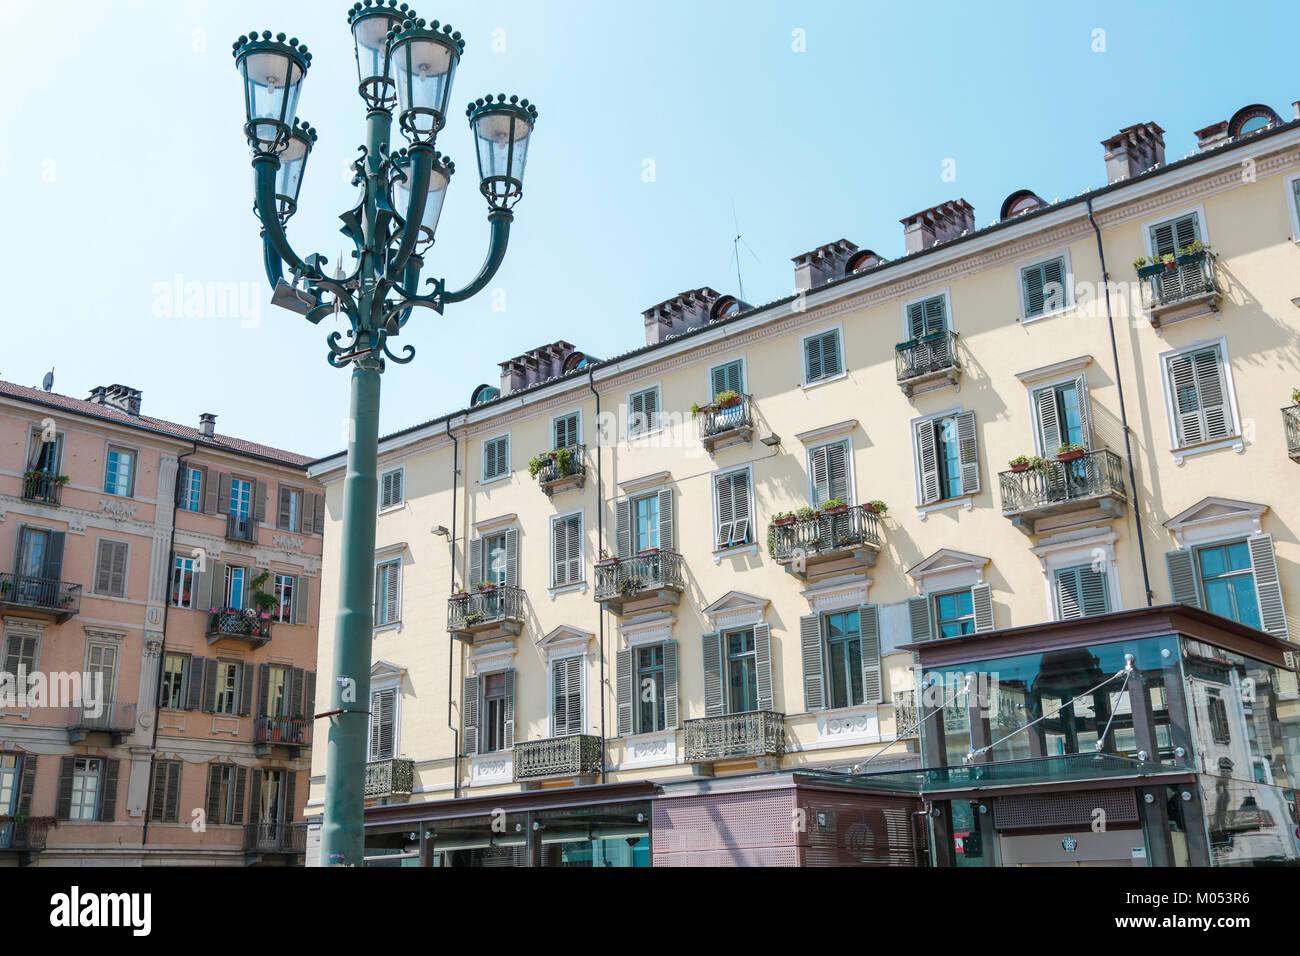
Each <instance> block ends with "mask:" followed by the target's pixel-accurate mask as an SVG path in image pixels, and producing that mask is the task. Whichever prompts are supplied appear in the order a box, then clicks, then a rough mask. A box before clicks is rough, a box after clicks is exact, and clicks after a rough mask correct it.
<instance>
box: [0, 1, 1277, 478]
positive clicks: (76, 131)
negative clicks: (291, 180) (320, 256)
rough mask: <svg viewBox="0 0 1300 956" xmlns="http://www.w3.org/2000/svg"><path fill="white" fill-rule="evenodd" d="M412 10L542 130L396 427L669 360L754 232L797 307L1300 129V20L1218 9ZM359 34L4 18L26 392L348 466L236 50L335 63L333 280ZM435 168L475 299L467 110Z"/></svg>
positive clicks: (476, 86)
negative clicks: (1061, 200) (556, 380)
mask: <svg viewBox="0 0 1300 956" xmlns="http://www.w3.org/2000/svg"><path fill="white" fill-rule="evenodd" d="M426 2H427V0H426ZM413 5H414V6H415V7H416V8H417V9H418V10H419V12H420V14H421V15H422V16H424V17H426V18H428V19H434V18H437V19H440V20H443V21H447V22H450V23H452V24H453V25H454V26H455V27H456V28H458V29H459V30H461V31H462V33H463V34H464V36H465V38H466V41H467V49H466V52H465V57H464V59H463V60H462V62H461V67H460V70H459V72H458V74H457V77H456V87H455V89H454V90H453V93H452V101H453V103H456V104H461V105H462V106H463V104H464V103H465V102H468V101H469V100H470V99H472V98H473V97H475V96H479V95H483V94H484V93H487V92H489V91H491V92H499V91H501V92H518V93H519V94H520V95H522V96H527V97H529V98H530V99H532V100H534V101H535V102H536V103H537V104H538V106H539V109H540V114H541V115H540V118H539V122H538V127H537V132H536V135H535V136H534V139H533V143H532V146H531V148H530V152H529V162H528V170H527V179H526V182H525V191H524V193H525V194H524V199H523V201H522V202H521V203H520V205H519V207H518V209H517V210H516V212H517V217H516V223H515V228H514V231H513V236H512V240H511V248H510V252H509V254H508V256H507V258H506V263H505V266H504V267H503V268H502V270H501V272H500V273H499V274H498V276H497V278H496V280H495V281H494V282H493V283H492V287H491V290H490V291H489V292H487V293H484V294H481V295H480V296H479V297H477V298H476V299H474V300H472V301H470V302H468V303H465V304H463V305H460V306H457V307H454V308H450V309H449V310H448V312H447V314H446V315H445V316H443V317H438V316H436V315H435V314H434V313H432V312H428V311H424V310H421V311H417V312H416V314H415V316H414V317H413V319H412V321H411V323H410V324H409V325H408V327H407V332H406V333H405V334H404V335H403V341H409V342H410V343H411V344H413V345H414V346H415V347H416V350H417V355H416V359H415V362H414V363H413V364H412V365H409V366H406V367H392V366H390V369H389V371H388V372H387V373H386V374H385V376H384V397H383V407H382V419H381V427H382V429H383V431H385V432H388V431H393V430H395V429H397V428H401V427H403V426H405V425H409V424H413V423H415V422H419V421H423V420H426V419H429V418H432V417H435V416H437V415H439V414H442V413H444V412H446V411H450V410H453V409H456V408H460V407H462V406H463V405H465V404H466V403H467V401H468V398H469V395H470V392H471V390H472V389H473V387H474V386H475V385H477V384H478V383H480V382H491V383H493V384H496V383H497V378H498V369H497V365H496V363H497V362H500V361H502V360H504V359H507V358H510V357H512V356H514V355H517V354H519V353H520V352H523V351H525V350H527V349H529V348H533V347H536V346H538V345H541V344H544V343H547V342H552V341H555V340H557V339H565V340H567V341H570V342H573V343H574V344H575V345H577V346H578V348H580V349H583V350H584V351H586V352H588V353H590V354H594V355H597V356H600V357H607V356H609V355H612V354H616V353H619V352H622V351H625V350H627V349H629V348H631V347H634V346H635V345H637V344H639V343H641V342H642V341H643V331H642V326H641V317H640V312H641V310H643V309H645V308H647V307H649V306H651V305H653V304H654V303H657V302H659V301H662V300H663V299H666V298H669V297H670V296H672V295H674V294H675V293H677V292H679V291H682V290H685V289H690V288H696V287H698V286H701V285H711V286H713V287H714V288H716V289H718V290H719V291H724V292H734V291H735V290H736V273H735V266H734V263H733V261H732V237H733V236H734V235H735V226H734V224H733V208H734V214H735V217H736V220H738V221H739V224H740V231H741V233H742V234H743V235H744V238H745V242H746V243H747V245H748V247H749V248H748V249H742V250H741V268H742V274H743V278H744V290H745V297H746V298H747V299H748V301H750V302H754V303H760V302H765V301H769V300H771V299H774V298H778V297H780V296H782V295H785V294H788V293H789V292H790V291H792V287H793V269H792V265H791V263H790V257H791V256H794V255H796V254H798V253H800V252H804V251H806V250H808V249H811V248H813V247H815V246H817V245H820V244H822V243H824V242H828V241H831V240H833V239H839V238H841V237H843V238H847V239H850V240H852V241H854V242H856V243H858V244H859V245H860V246H864V247H869V248H872V249H874V250H875V251H876V252H878V253H880V254H882V255H884V256H886V257H890V258H892V257H894V256H896V255H898V254H900V253H901V251H902V227H901V226H900V225H899V222H898V220H899V219H900V218H901V217H902V216H904V215H907V214H909V213H912V212H915V211H917V210H919V209H922V208H925V207H927V206H931V205H934V204H936V203H939V202H942V201H944V200H947V199H953V198H956V197H958V196H960V197H963V198H965V199H966V200H968V201H969V202H971V203H972V204H973V205H974V207H975V214H976V221H977V223H978V224H979V225H985V224H987V223H989V222H990V221H992V220H993V219H995V218H996V216H997V212H998V208H999V206H1000V205H1001V202H1002V200H1003V199H1004V198H1005V197H1006V196H1007V195H1008V194H1009V193H1011V192H1012V191H1014V190H1015V189H1018V188H1022V187H1028V188H1032V189H1034V190H1035V191H1036V192H1038V193H1039V194H1040V195H1042V196H1043V197H1044V198H1046V199H1048V200H1052V199H1055V198H1058V197H1064V196H1067V195H1072V194H1074V193H1077V192H1079V191H1081V190H1082V189H1084V188H1086V187H1088V186H1096V185H1099V184H1102V183H1104V181H1105V169H1104V165H1103V162H1102V149H1101V146H1100V145H1099V141H1100V140H1101V139H1103V138H1104V137H1106V136H1108V135H1110V134H1112V133H1114V132H1116V131H1118V130H1119V129H1120V128H1121V127H1123V126H1127V125H1131V124H1133V123H1138V122H1145V121H1149V120H1154V121H1155V122H1157V123H1159V124H1160V125H1161V126H1162V127H1164V129H1165V130H1166V144H1167V149H1168V155H1169V157H1170V158H1171V159H1172V158H1178V157H1181V156H1183V155H1185V154H1187V153H1190V152H1192V151H1193V150H1194V149H1195V145H1196V140H1195V136H1194V135H1193V131H1194V130H1196V129H1199V128H1201V127H1202V126H1206V125H1208V124H1210V123H1212V122H1215V121H1218V120H1223V119H1227V118H1228V117H1229V116H1230V115H1231V114H1232V113H1233V112H1234V111H1235V110H1236V109H1237V108H1238V107H1241V106H1243V105H1245V104H1247V103H1254V102H1262V103H1266V104H1268V105H1270V106H1272V107H1273V108H1274V109H1276V110H1277V111H1278V112H1279V113H1280V114H1282V116H1283V118H1285V119H1290V118H1291V116H1292V115H1293V114H1292V110H1291V106H1290V103H1291V102H1292V101H1293V100H1296V99H1300V75H1297V73H1296V69H1295V37H1296V35H1297V28H1298V27H1300V8H1297V6H1296V5H1295V3H1294V2H1264V3H1252V4H1250V5H1249V11H1248V14H1246V13H1243V14H1242V15H1235V14H1234V15H1229V16H1225V15H1224V12H1223V11H1224V8H1223V6H1222V4H1218V3H1202V2H1195V0H1183V2H1179V3H1170V2H1150V3H1132V2H1128V3H1071V4H1064V3H1059V4H1058V3H1052V4H1047V3H1042V2H1037V3H997V4H992V3H921V2H892V3H888V4H882V3H861V2H854V3H848V2H823V3H808V2H803V3H795V2H776V0H769V2H745V3H741V2H738V0H737V2H723V0H694V2H679V0H667V2H658V3H653V4H639V3H630V2H629V3H622V2H620V3H617V4H614V3H595V2H577V0H572V2H555V0H548V2H538V0H532V2H492V3H489V2H477V3H469V2H465V0H444V2H443V3H442V4H441V5H439V6H437V7H436V8H435V7H427V8H426V7H425V6H424V3H422V2H419V0H416V2H415V3H413ZM348 6H349V3H347V2H344V0H339V2H322V0H310V2H308V0H258V2H244V0H221V2H199V0H166V2H163V0H157V2H146V0H131V2H127V0H119V2H115V3H103V4H92V3H88V2H84V3H78V2H64V3H61V4H58V5H57V9H58V10H59V11H60V15H59V16H57V17H54V18H53V19H52V18H51V15H50V12H49V10H50V8H49V7H48V6H47V5H41V4H34V3H27V2H13V0H0V35H4V36H5V37H6V38H7V40H8V43H7V44H6V51H5V53H6V55H5V57H4V59H3V61H0V79H2V80H3V83H4V89H5V91H6V93H5V96H4V97H3V100H0V184H2V185H3V188H4V195H5V198H6V200H7V203H6V205H7V210H6V211H7V214H8V215H7V220H8V221H7V223H6V228H5V230H4V239H3V244H4V259H5V261H6V262H7V263H8V264H9V267H10V269H11V273H10V275H11V280H10V282H9V283H8V288H7V289H6V297H5V302H4V305H3V306H2V307H0V308H2V309H3V313H4V316H5V323H4V327H5V330H6V332H8V333H9V334H8V336H7V339H6V340H7V343H8V344H7V346H6V347H5V348H4V349H3V350H0V378H4V379H7V380H10V381H16V382H19V383H22V384H27V385H35V384H37V383H38V382H39V381H40V379H41V377H42V375H43V374H44V373H45V371H46V370H47V369H49V368H50V367H51V366H52V365H53V366H55V367H56V386H55V387H56V390H57V391H60V392H63V393H66V394H70V395H75V396H80V397H84V396H85V395H86V394H88V393H89V390H90V389H91V388H92V387H93V386H95V385H98V384H110V383H113V382H121V383H123V384H127V385H132V386H135V387H137V388H141V389H143V391H144V411H145V413H146V414H150V415H155V416H158V417H163V418H170V419H173V420H176V421H181V422H185V423H195V424H197V421H198V416H199V413H200V412H204V411H212V412H216V413H217V414H218V416H219V417H218V421H217V428H218V430H219V431H223V432H226V433H229V434H235V435H239V436H241V437H245V438H249V439H253V440H258V441H263V442H267V443H271V444H278V445H281V446H283V447H287V448H291V449H294V450H296V451H300V452H303V453H305V454H313V455H322V454H326V453H329V452H332V451H335V450H337V449H339V448H340V447H341V445H342V441H343V428H344V426H343V419H344V417H345V415H346V413H347V373H346V372H342V371H338V370H335V369H332V368H330V367H329V366H328V365H327V364H326V363H325V360H324V355H325V346H324V335H325V333H326V332H327V331H329V329H328V328H327V326H329V325H330V322H329V320H326V322H325V323H323V324H322V326H321V327H320V328H312V327H311V326H309V325H308V324H307V323H306V322H304V321H303V320H302V319H301V318H300V317H299V316H297V315H294V314H292V313H288V312H283V311H281V310H278V309H273V308H272V307H271V306H270V304H269V298H270V291H269V289H268V288H267V286H266V283H265V279H264V277H263V274H262V269H261V265H260V248H259V242H258V238H257V225H256V222H255V220H254V218H253V215H252V211H251V206H252V194H251V173H250V170H249V164H248V152H247V147H246V146H245V144H244V141H243V137H242V134H241V130H240V125H241V123H242V109H243V107H242V100H241V93H240V86H239V80H238V76H237V74H236V72H235V69H234V61H233V60H232V58H231V56H230V44H231V42H232V41H233V40H234V39H236V38H237V37H238V36H239V34H241V33H246V32H248V31H250V30H252V29H258V30H261V29H270V30H273V31H280V30H284V31H285V32H288V33H290V34H292V35H295V36H297V37H299V38H300V39H302V40H303V41H304V42H306V43H307V44H308V45H309V47H310V49H311V51H312V54H313V63H312V68H311V71H310V72H309V74H308V76H307V80H306V83H305V85H304V88H303V94H302V99H301V101H300V104H299V112H300V115H301V116H302V117H304V118H306V119H308V120H310V122H311V123H312V124H313V125H314V126H316V128H317V129H318V131H319V133H320V141H319V142H318V144H317V147H316V150H315V152H314V153H313V155H312V157H311V160H310V162H309V164H308V168H307V173H306V180H305V184H304V186H303V191H302V203H301V206H302V208H301V211H300V212H299V213H298V214H297V216H296V217H295V218H294V219H293V221H292V222H291V223H290V230H289V235H290V239H291V241H292V242H293V244H294V246H295V248H296V249H297V251H298V252H299V254H303V255H305V254H306V253H309V252H314V251H319V252H322V253H324V254H326V255H327V256H328V257H329V258H330V260H331V262H333V261H334V260H335V259H336V257H337V256H338V253H339V251H340V249H341V248H342V247H343V242H344V240H343V237H342V236H340V235H338V232H337V228H338V222H337V219H336V217H337V215H338V213H339V212H340V211H342V210H343V208H344V207H345V206H346V205H347V204H348V203H349V202H350V200H351V198H352V196H353V192H354V191H353V189H352V188H351V187H349V186H348V185H347V183H346V181H345V178H344V174H343V170H344V166H345V165H346V164H347V163H349V162H351V161H352V159H353V158H354V157H355V156H356V145H357V144H358V143H360V142H361V139H362V135H363V119H364V112H363V109H362V106H361V104H360V101H359V99H358V98H357V96H356V93H355V88H356V70H355V61H354V59H353V55H352V49H351V36H350V34H349V32H348V29H347V24H346V19H345V16H346V11H347V8H348ZM1242 10H1243V11H1244V10H1245V8H1242ZM494 31H502V32H494ZM1096 31H1104V34H1098V33H1097V32H1096ZM800 41H802V43H801V42H800ZM1099 41H1100V42H1099ZM494 43H495V45H496V46H497V47H501V46H502V45H503V46H504V49H496V50H494ZM1102 45H1104V50H1098V49H1096V48H1098V47H1100V46H1102ZM800 46H802V49H797V48H798V47H800ZM438 146H439V148H440V149H441V150H442V151H443V152H445V153H448V154H449V155H451V156H452V157H453V158H454V159H455V160H457V165H458V172H457V175H456V177H455V178H454V179H453V181H452V185H451V190H450V193H449V195H448V199H447V205H446V208H445V210H444V213H443V217H442V222H441V225H440V227H439V231H438V242H437V244H436V245H435V247H434V249H433V252H432V255H431V256H430V262H429V265H428V267H427V268H426V272H425V274H426V276H427V275H434V274H437V275H442V276H445V277H446V278H447V279H448V281H449V283H450V284H452V285H454V286H455V285H461V284H463V283H464V282H465V281H466V280H467V279H468V278H469V277H470V276H472V275H473V273H474V272H475V271H476V270H477V267H478V264H479V262H480V261H481V259H482V256H483V254H484V252H485V249H486V242H487V223H486V216H485V203H484V201H483V199H482V198H481V197H480V196H479V194H478V191H477V177H476V174H475V171H474V159H473V153H472V148H471V140H470V134H469V130H468V127H467V126H466V124H465V123H464V119H463V112H462V110H461V109H459V108H458V109H455V110H453V113H452V118H451V120H450V121H449V123H448V126H447V128H446V129H445V130H444V131H443V132H442V133H441V134H440V136H439V139H438ZM948 160H951V161H952V162H951V164H950V165H945V161H948ZM647 161H650V162H652V163H653V177H652V178H650V177H647V174H646V170H647V168H648V166H647ZM945 169H949V170H952V171H954V172H955V175H956V179H955V181H946V180H945V179H944V178H943V174H944V171H945ZM648 178H650V181H647V179H648ZM750 250H752V252H751V251H750ZM178 277H179V281H178ZM194 282H198V283H204V284H214V285H215V284H225V283H242V286H240V288H241V289H242V290H244V302H243V306H244V307H243V308H236V307H235V305H234V303H232V304H231V306H230V307H229V308H227V309H225V310H215V311H224V312H225V313H226V314H211V313H208V310H206V309H205V310H204V313H206V314H197V315H194V314H190V315H187V314H185V310H184V309H182V310H181V314H172V315H168V314H167V312H168V309H167V305H168V303H169V302H172V301H174V296H173V293H174V289H175V287H176V286H177V285H179V286H180V287H181V288H182V290H184V287H185V286H186V285H187V284H189V283H194ZM207 287H208V286H207V285H205V286H204V288H205V289H206V288H207ZM494 307H495V308H494ZM254 312H255V313H256V314H255V315H254V314H253V313H254ZM26 330H30V331H26ZM15 333H16V334H15Z"/></svg>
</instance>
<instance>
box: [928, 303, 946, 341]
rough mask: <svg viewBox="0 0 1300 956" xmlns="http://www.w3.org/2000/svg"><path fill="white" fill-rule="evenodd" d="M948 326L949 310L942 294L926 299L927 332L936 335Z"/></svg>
mask: <svg viewBox="0 0 1300 956" xmlns="http://www.w3.org/2000/svg"><path fill="white" fill-rule="evenodd" d="M947 328H948V316H947V310H946V309H945V308H944V299H943V296H941V295H936V296H935V297H934V298H931V299H926V300H925V334H926V335H934V334H935V333H937V332H943V331H944V330H946V329H947Z"/></svg>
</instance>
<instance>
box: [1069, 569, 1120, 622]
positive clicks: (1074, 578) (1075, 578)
mask: <svg viewBox="0 0 1300 956" xmlns="http://www.w3.org/2000/svg"><path fill="white" fill-rule="evenodd" d="M1056 606H1057V616H1058V617H1059V619H1060V620H1062V621H1068V620H1074V619H1076V618H1081V617H1092V616H1093V615H1095V614H1105V613H1107V612H1108V611H1110V588H1109V586H1108V585H1107V583H1106V574H1105V572H1104V571H1097V570H1094V569H1093V568H1091V567H1089V566H1088V565H1081V566H1079V567H1077V568H1062V569H1061V570H1059V571H1057V572H1056Z"/></svg>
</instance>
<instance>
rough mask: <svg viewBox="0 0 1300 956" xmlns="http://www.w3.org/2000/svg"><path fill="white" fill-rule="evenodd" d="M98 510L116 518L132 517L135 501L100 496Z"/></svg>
mask: <svg viewBox="0 0 1300 956" xmlns="http://www.w3.org/2000/svg"><path fill="white" fill-rule="evenodd" d="M99 510H100V511H102V512H104V514H107V515H112V516H113V517H114V518H118V519H121V518H134V517H135V502H134V501H123V500H122V499H120V498H100V499H99Z"/></svg>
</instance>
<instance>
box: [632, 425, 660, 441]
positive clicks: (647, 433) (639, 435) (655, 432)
mask: <svg viewBox="0 0 1300 956" xmlns="http://www.w3.org/2000/svg"><path fill="white" fill-rule="evenodd" d="M663 430H664V426H663V425H660V426H659V427H658V428H651V429H650V430H648V431H644V432H637V433H636V434H635V435H633V434H630V433H629V434H628V436H627V439H626V441H627V442H628V443H629V444H630V443H631V442H634V441H640V440H641V439H642V438H650V437H651V436H653V435H658V434H659V433H660V432H662V431H663Z"/></svg>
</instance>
